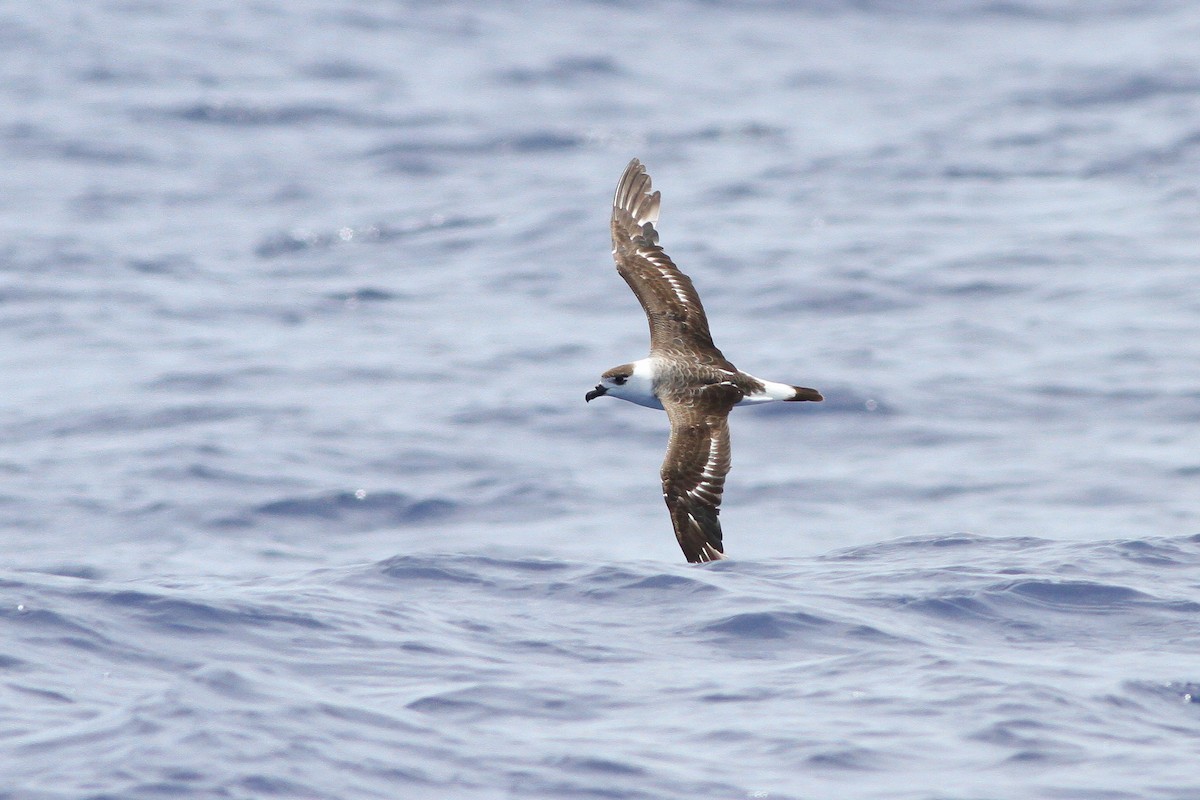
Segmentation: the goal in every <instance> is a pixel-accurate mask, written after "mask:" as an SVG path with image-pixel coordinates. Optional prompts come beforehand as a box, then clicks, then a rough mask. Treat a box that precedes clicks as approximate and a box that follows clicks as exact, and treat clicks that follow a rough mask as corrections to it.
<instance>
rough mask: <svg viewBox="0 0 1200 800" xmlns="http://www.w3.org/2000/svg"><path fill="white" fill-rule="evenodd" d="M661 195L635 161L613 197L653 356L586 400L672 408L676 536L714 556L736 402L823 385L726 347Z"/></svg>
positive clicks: (618, 371) (666, 464) (624, 272)
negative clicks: (746, 364) (664, 220)
mask: <svg viewBox="0 0 1200 800" xmlns="http://www.w3.org/2000/svg"><path fill="white" fill-rule="evenodd" d="M660 200H661V198H660V196H659V193H658V192H653V193H652V192H651V191H650V176H649V175H647V174H646V168H645V167H643V166H642V164H641V162H640V161H638V160H637V159H636V158H635V159H634V160H633V161H630V162H629V166H628V167H626V168H625V174H623V175H622V176H621V181H620V183H618V184H617V193H616V196H615V197H614V198H613V211H612V241H613V259H614V260H615V261H616V262H617V272H619V273H620V274H621V277H622V278H624V279H625V282H626V283H628V284H629V287H630V288H631V289H633V293H634V294H635V295H637V299H638V301H639V302H640V303H641V304H642V308H643V309H644V310H645V312H646V317H647V319H648V320H649V321H650V355H649V356H648V357H647V358H643V359H640V360H638V361H634V362H633V363H631V364H622V365H621V366H619V367H613V368H612V369H610V370H608V371H607V372H605V373H604V374H603V375H601V376H600V383H598V384H597V385H596V388H595V389H592V390H591V391H590V392H588V393H587V400H588V401H589V402H591V401H592V400H594V399H596V398H597V397H602V396H605V395H607V396H609V397H618V398H620V399H622V400H628V401H629V402H631V403H637V404H638V405H641V406H647V407H648V408H658V409H663V410H665V411H666V412H667V418H668V419H670V421H671V438H670V441H669V442H668V443H667V456H666V458H665V459H664V460H663V465H662V473H661V474H662V487H663V499H664V500H665V501H666V503H667V509H668V510H669V511H670V512H671V524H672V525H673V526H674V527H675V538H676V539H678V540H679V546H680V547H681V548H682V549H683V555H684V556H685V557H686V558H687V560H688V561H693V562H695V561H715V560H717V559H719V558H724V557H725V556H724V552H725V548H724V546H723V545H722V542H721V522H720V520H718V519H717V513H718V511H719V510H720V505H721V492H722V491H723V490H724V486H725V475H726V474H727V473H728V472H729V412H730V410H732V408H733V407H734V406H740V405H749V404H752V403H768V402H771V401H772V400H783V401H792V402H794V401H798V400H820V399H821V393H820V392H818V391H817V390H816V389H806V388H804V387H802V386H792V385H790V384H786V383H776V382H774V381H764V380H761V379H759V378H755V377H754V376H753V375H748V374H747V373H745V372H742V371H741V370H739V369H738V368H737V367H735V366H734V365H733V364H731V363H729V361H728V360H727V359H726V358H725V356H723V355H722V354H721V351H720V350H718V349H717V347H716V345H714V344H713V340H712V334H710V333H709V331H708V318H707V317H706V316H705V315H704V307H703V306H702V305H700V296H699V295H697V294H696V287H694V286H693V285H692V281H691V279H690V278H688V276H687V275H684V274H683V273H682V272H680V271H679V268H678V267H676V266H675V264H674V263H672V261H671V259H670V257H668V256H667V254H666V253H664V252H663V249H662V248H661V247H659V245H658V231H657V230H655V228H654V223H656V222H658V208H659V203H660Z"/></svg>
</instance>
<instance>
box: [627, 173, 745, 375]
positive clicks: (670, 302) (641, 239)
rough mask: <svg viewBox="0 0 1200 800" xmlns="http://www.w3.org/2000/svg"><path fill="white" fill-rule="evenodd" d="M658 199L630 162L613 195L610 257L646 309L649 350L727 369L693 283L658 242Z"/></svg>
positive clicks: (727, 363) (646, 176) (643, 174)
mask: <svg viewBox="0 0 1200 800" xmlns="http://www.w3.org/2000/svg"><path fill="white" fill-rule="evenodd" d="M660 202H661V198H660V196H659V193H658V192H651V191H650V176H649V175H647V174H646V168H645V167H644V166H642V163H641V162H640V161H638V160H637V159H636V158H635V159H633V160H632V161H630V162H629V166H628V167H626V168H625V172H624V174H622V175H621V180H620V182H619V183H618V184H617V192H616V195H615V196H614V197H613V212H612V241H613V260H614V261H616V262H617V272H619V273H620V274H621V277H622V278H624V279H625V282H626V283H628V284H629V287H630V288H631V289H633V293H634V294H635V295H637V299H638V301H639V302H640V303H641V304H642V308H643V309H644V310H645V312H646V318H647V319H648V320H649V322H650V352H651V353H664V352H671V353H684V354H686V357H687V358H688V359H689V360H691V361H698V362H699V363H704V364H710V365H712V366H718V367H723V368H732V365H730V364H729V362H728V361H726V360H725V356H723V355H722V354H721V351H720V350H718V349H717V347H716V345H714V344H713V340H712V334H710V333H709V331H708V318H707V317H706V316H705V314H704V306H702V305H701V304H700V295H698V294H696V287H695V286H693V285H692V281H691V279H690V278H689V277H688V276H687V275H684V274H683V273H682V272H680V271H679V267H677V266H675V264H674V263H673V262H672V261H671V258H670V257H669V256H668V255H667V254H666V253H664V252H663V249H662V248H661V247H659V245H658V231H657V230H655V228H654V223H656V222H658V208H659V204H660Z"/></svg>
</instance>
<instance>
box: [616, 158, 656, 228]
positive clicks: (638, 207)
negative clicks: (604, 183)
mask: <svg viewBox="0 0 1200 800" xmlns="http://www.w3.org/2000/svg"><path fill="white" fill-rule="evenodd" d="M651 188H652V182H651V180H650V175H649V173H647V172H646V167H645V165H644V164H642V162H641V161H639V160H638V159H636V158H635V159H632V160H631V161H630V162H629V166H627V167H625V171H624V172H623V173H621V180H619V181H618V182H617V191H616V192H615V193H614V194H613V210H614V212H616V211H623V212H625V213H627V214H628V215H629V216H630V217H632V218H633V220H634V221H635V222H636V223H637V224H638V225H639V226H641V225H645V224H646V223H647V222H649V223H651V224H653V223H655V222H658V209H659V207H660V205H661V203H662V197H661V195H660V194H659V193H658V192H652V191H651Z"/></svg>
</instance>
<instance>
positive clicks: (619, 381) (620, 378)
mask: <svg viewBox="0 0 1200 800" xmlns="http://www.w3.org/2000/svg"><path fill="white" fill-rule="evenodd" d="M627 380H629V379H628V378H626V377H625V376H624V375H614V376H613V383H615V384H616V385H617V386H624V385H625V381H627Z"/></svg>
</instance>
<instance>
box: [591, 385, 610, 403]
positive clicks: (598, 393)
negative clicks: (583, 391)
mask: <svg viewBox="0 0 1200 800" xmlns="http://www.w3.org/2000/svg"><path fill="white" fill-rule="evenodd" d="M606 394H608V389H605V388H604V387H603V386H601V385H600V384H596V388H595V389H592V390H591V391H590V392H588V393H587V395H586V398H587V401H588V402H589V403H590V402H592V401H593V400H595V399H596V398H597V397H603V396H604V395H606Z"/></svg>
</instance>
